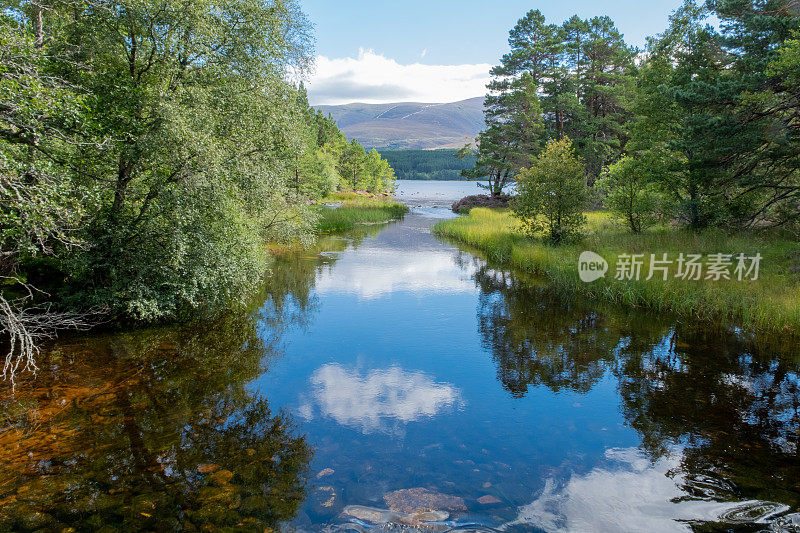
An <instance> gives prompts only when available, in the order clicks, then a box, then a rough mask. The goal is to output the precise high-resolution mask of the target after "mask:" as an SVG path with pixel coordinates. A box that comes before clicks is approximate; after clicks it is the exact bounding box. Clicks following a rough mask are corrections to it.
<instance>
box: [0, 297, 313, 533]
mask: <svg viewBox="0 0 800 533" xmlns="http://www.w3.org/2000/svg"><path fill="white" fill-rule="evenodd" d="M258 318H259V316H258V314H256V315H254V314H252V313H250V312H247V313H242V314H239V315H236V316H228V317H226V318H224V319H220V320H218V321H216V322H214V323H213V324H203V325H202V326H197V327H194V328H189V327H187V328H181V329H174V328H173V329H161V330H149V331H139V332H135V333H130V334H117V335H113V336H110V335H108V336H95V337H91V338H85V339H76V340H73V341H67V342H62V343H60V345H59V346H58V348H57V349H54V350H53V351H51V352H50V353H49V354H47V356H46V360H45V361H44V366H43V368H42V371H41V372H40V373H39V376H38V378H36V379H31V380H28V381H27V382H25V383H21V384H20V385H19V386H18V387H17V396H16V397H6V398H4V399H3V400H2V403H1V404H0V408H2V418H3V420H2V423H3V426H4V427H5V429H4V431H3V432H2V434H0V440H1V441H2V444H1V445H0V466H1V468H0V505H2V510H0V529H5V530H14V531H17V530H34V529H41V528H44V529H46V530H58V529H60V528H62V527H67V526H70V527H73V528H76V529H79V530H85V529H100V528H105V529H104V530H121V531H131V530H153V531H165V530H179V529H180V530H188V531H192V530H199V529H203V528H209V527H210V528H212V529H220V528H231V529H232V530H237V529H242V530H248V531H251V530H256V529H257V530H260V531H263V530H264V529H265V528H267V527H273V528H274V527H276V525H277V523H278V522H279V521H282V520H288V519H290V518H292V517H293V516H294V514H295V512H296V509H297V507H298V505H299V503H300V502H301V501H302V500H303V497H304V480H303V473H304V471H305V469H306V467H307V465H308V462H309V458H310V450H309V447H308V445H307V444H306V442H305V439H304V438H303V437H302V436H300V435H297V434H296V431H295V430H294V428H293V426H292V424H291V422H290V420H288V419H287V418H286V417H285V416H283V415H282V414H278V415H275V414H273V413H271V412H270V409H269V406H268V403H267V402H266V400H264V399H262V398H259V397H258V396H256V395H254V394H253V393H251V392H249V391H248V390H247V387H246V384H247V382H248V381H250V380H251V379H253V378H254V377H255V376H257V375H258V374H259V373H260V372H261V371H262V365H263V362H264V361H268V360H269V356H271V355H274V351H273V347H271V346H266V345H265V344H264V342H263V341H262V340H260V339H259V338H258V336H257V335H256V328H255V321H256V320H257V319H258ZM269 320H271V321H272V322H276V321H280V319H279V318H278V317H276V316H271V317H270V318H269Z"/></svg>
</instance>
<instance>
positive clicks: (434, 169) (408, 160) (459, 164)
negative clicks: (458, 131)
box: [381, 149, 475, 180]
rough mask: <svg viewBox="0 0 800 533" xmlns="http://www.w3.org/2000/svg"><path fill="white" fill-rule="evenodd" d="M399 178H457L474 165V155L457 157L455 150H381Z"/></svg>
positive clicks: (460, 177)
mask: <svg viewBox="0 0 800 533" xmlns="http://www.w3.org/2000/svg"><path fill="white" fill-rule="evenodd" d="M381 156H383V157H384V158H385V159H386V160H387V161H388V162H389V165H391V167H392V168H393V169H394V171H395V173H396V174H397V178H398V179H401V180H458V179H462V176H461V171H462V170H466V169H469V168H472V167H473V166H475V157H469V156H468V157H466V158H463V159H461V158H458V157H457V150H444V149H441V150H381Z"/></svg>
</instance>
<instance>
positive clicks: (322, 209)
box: [316, 193, 408, 234]
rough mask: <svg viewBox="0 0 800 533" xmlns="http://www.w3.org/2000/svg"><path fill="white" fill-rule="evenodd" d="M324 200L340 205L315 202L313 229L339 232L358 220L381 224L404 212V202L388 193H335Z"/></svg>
mask: <svg viewBox="0 0 800 533" xmlns="http://www.w3.org/2000/svg"><path fill="white" fill-rule="evenodd" d="M327 201H328V202H331V203H339V204H340V205H338V206H337V207H328V206H325V205H319V206H317V212H318V214H319V220H318V221H317V224H316V231H317V233H323V234H324V233H343V232H346V231H350V230H352V229H353V228H355V227H356V225H358V224H383V223H386V222H390V221H392V220H397V219H399V218H401V217H402V216H403V215H405V214H406V213H407V212H408V206H406V205H405V204H401V203H399V202H396V201H394V199H393V198H392V197H391V196H365V195H357V194H355V193H353V194H351V195H346V194H339V195H337V196H335V197H332V198H330V199H328V200H327Z"/></svg>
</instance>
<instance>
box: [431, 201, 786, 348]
mask: <svg viewBox="0 0 800 533" xmlns="http://www.w3.org/2000/svg"><path fill="white" fill-rule="evenodd" d="M587 218H588V224H587V228H586V230H585V233H584V236H583V237H582V238H581V240H580V241H579V242H576V243H574V244H569V245H564V246H551V245H549V244H546V243H545V242H543V241H541V240H540V239H537V238H528V237H526V236H525V235H524V234H523V232H522V231H521V229H520V227H519V224H518V222H517V221H516V219H515V218H514V217H513V216H512V215H511V213H510V212H508V211H497V210H489V209H480V208H478V209H473V210H472V211H471V212H470V214H469V215H468V216H464V217H459V218H455V219H452V220H447V221H444V222H440V223H439V224H437V225H436V226H435V227H434V233H436V234H437V235H439V236H442V237H446V238H450V239H453V240H455V241H458V242H461V243H464V244H466V245H468V246H470V247H473V248H475V249H477V250H479V251H481V252H482V253H483V254H485V256H486V258H487V259H489V260H491V261H496V262H500V263H502V264H506V265H513V266H514V267H516V268H519V269H522V270H524V271H527V272H530V273H533V274H536V275H538V276H543V277H545V278H546V279H547V280H548V285H551V286H552V287H553V288H554V289H555V290H560V291H568V292H570V293H575V294H579V295H583V296H586V297H590V298H597V299H602V300H605V301H610V302H614V303H618V304H622V305H624V306H628V307H641V308H649V309H653V310H656V311H661V312H672V313H675V314H678V315H681V316H686V317H691V318H692V319H697V320H701V321H715V322H724V323H731V324H734V325H737V326H743V327H745V328H749V329H754V330H757V331H761V332H780V333H781V334H788V335H791V336H800V277H798V274H797V273H796V272H795V271H793V268H795V269H796V268H797V265H798V264H799V263H800V257H799V256H800V242H798V241H797V240H796V239H794V238H792V237H791V236H788V235H787V234H780V233H778V232H768V231H751V232H727V231H723V230H719V229H717V230H706V231H703V232H692V231H689V230H684V229H677V228H672V227H667V226H663V227H658V228H654V229H651V230H649V231H647V232H645V233H643V234H641V235H634V234H632V233H631V232H630V231H628V230H627V229H626V228H625V227H623V226H622V225H621V224H617V223H615V222H614V220H613V219H612V218H611V216H610V215H609V214H608V213H605V212H596V213H587ZM584 250H590V251H593V252H596V253H598V254H600V255H601V256H603V257H604V258H605V259H606V260H607V261H608V262H609V271H608V272H607V273H606V276H605V277H604V278H602V279H600V280H598V281H595V282H592V283H584V282H582V281H581V280H580V277H579V275H578V257H579V255H580V254H581V252H582V251H584ZM665 252H666V253H667V254H669V256H668V258H669V259H670V260H673V261H674V260H676V259H677V257H678V254H680V253H681V252H683V253H684V254H689V253H692V254H703V255H704V256H705V255H706V254H712V253H724V254H740V253H745V254H747V255H751V256H752V255H754V254H756V253H760V254H761V256H762V260H761V265H760V272H759V279H758V280H757V281H750V280H745V281H738V280H736V279H733V280H730V281H728V280H720V281H711V280H702V281H687V280H682V279H679V278H678V279H676V278H675V277H674V275H675V273H676V270H677V268H676V266H675V265H674V264H673V266H672V270H671V271H670V275H669V277H668V279H667V280H666V281H664V280H663V278H662V276H661V275H660V274H656V276H654V278H653V279H651V280H650V281H647V280H646V279H644V278H646V277H647V274H648V272H649V263H650V257H651V254H655V255H656V259H659V258H661V255H662V254H663V253H665ZM620 254H644V266H643V267H642V276H641V279H639V280H638V281H637V280H630V281H628V280H617V279H615V271H614V265H615V263H616V260H617V257H618V256H619V255H620ZM731 271H732V272H733V268H732V269H731ZM732 277H734V278H735V277H736V276H732Z"/></svg>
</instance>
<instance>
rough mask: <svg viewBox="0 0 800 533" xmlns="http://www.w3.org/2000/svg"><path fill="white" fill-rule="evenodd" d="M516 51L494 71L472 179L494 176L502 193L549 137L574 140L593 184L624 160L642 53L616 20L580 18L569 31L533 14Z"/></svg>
mask: <svg viewBox="0 0 800 533" xmlns="http://www.w3.org/2000/svg"><path fill="white" fill-rule="evenodd" d="M508 42H509V46H510V48H511V51H510V52H509V53H507V54H505V55H504V56H503V57H502V59H501V60H500V64H499V65H498V66H496V67H494V68H493V69H492V71H491V74H492V76H493V79H492V81H491V83H490V84H489V85H488V86H487V88H488V89H489V93H488V94H487V95H486V100H485V107H486V110H485V115H486V129H485V130H484V131H483V132H482V133H481V135H480V137H479V139H478V149H477V157H478V160H477V163H476V165H475V167H474V168H473V169H471V170H469V171H467V172H464V175H465V176H467V177H470V178H475V179H477V178H483V177H488V178H489V188H490V189H491V190H492V193H493V194H499V191H500V190H502V187H503V186H504V185H505V184H507V183H509V182H511V181H513V180H514V177H515V175H516V173H517V172H519V171H520V170H521V169H522V168H525V167H526V166H528V165H529V164H530V161H531V160H532V158H534V157H536V155H537V154H538V153H539V152H540V151H541V149H542V147H543V145H544V143H545V142H546V141H547V139H554V138H555V139H558V138H561V137H564V136H569V137H571V138H572V139H573V140H574V142H575V147H576V150H577V151H578V152H579V154H580V155H581V156H582V157H583V158H584V160H585V161H586V173H587V182H588V183H589V184H592V183H593V182H594V179H595V178H596V177H597V176H598V175H599V173H600V171H601V170H602V168H603V167H605V166H606V165H608V164H610V163H613V162H614V161H616V160H617V159H618V158H619V157H620V156H621V154H622V152H623V149H624V146H625V143H626V142H627V137H628V128H627V124H628V122H629V121H630V119H631V118H632V113H631V111H630V106H631V100H632V97H633V94H634V89H635V75H636V68H635V65H634V61H633V59H634V56H635V50H634V49H632V48H630V47H628V46H627V45H626V44H625V41H624V40H623V38H622V35H621V34H620V33H619V31H618V30H617V29H616V27H615V26H614V23H613V22H612V21H611V19H609V18H608V17H595V18H592V19H590V20H583V19H581V18H580V17H578V16H574V17H572V18H570V19H569V20H568V21H566V22H565V23H564V24H563V25H562V26H557V25H554V24H548V23H547V22H546V20H545V18H544V16H543V15H542V13H541V12H540V11H538V10H532V11H530V12H528V13H527V14H526V15H525V16H524V17H523V18H522V19H520V20H519V21H518V22H517V24H516V25H515V26H514V27H513V28H512V29H511V31H510V32H509V40H508Z"/></svg>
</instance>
